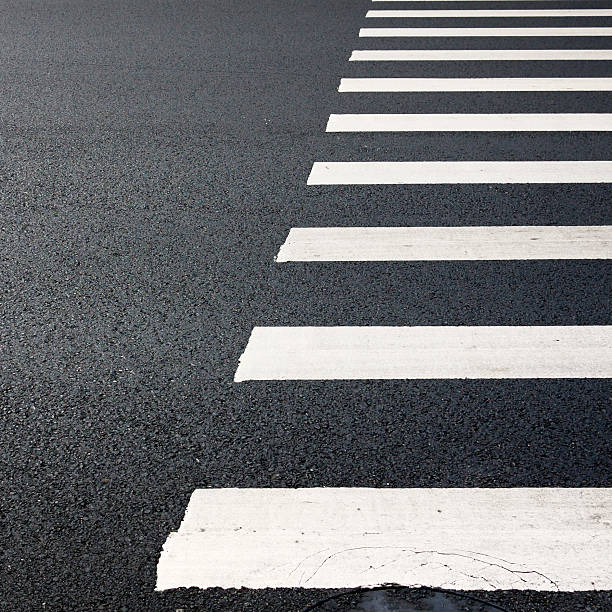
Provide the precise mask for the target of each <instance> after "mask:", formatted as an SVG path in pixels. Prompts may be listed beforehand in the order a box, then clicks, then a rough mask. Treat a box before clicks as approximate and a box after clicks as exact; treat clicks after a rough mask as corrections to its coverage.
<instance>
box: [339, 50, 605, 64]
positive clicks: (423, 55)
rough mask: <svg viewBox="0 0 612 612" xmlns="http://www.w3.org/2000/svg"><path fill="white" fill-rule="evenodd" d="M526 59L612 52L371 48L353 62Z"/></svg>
mask: <svg viewBox="0 0 612 612" xmlns="http://www.w3.org/2000/svg"><path fill="white" fill-rule="evenodd" d="M473 60H478V61H481V60H484V61H503V60H511V61H523V60H535V61H541V60H557V61H559V60H561V61H564V60H575V61H592V60H612V50H611V49H526V50H525V49H397V50H393V49H369V50H363V51H353V53H352V54H351V57H350V59H349V61H351V62H440V61H444V62H456V61H473Z"/></svg>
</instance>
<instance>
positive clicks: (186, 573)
mask: <svg viewBox="0 0 612 612" xmlns="http://www.w3.org/2000/svg"><path fill="white" fill-rule="evenodd" d="M380 1H383V0H373V2H380ZM385 1H387V2H397V1H400V0H385ZM412 1H413V2H420V1H425V0H412ZM443 1H446V0H443ZM467 1H468V2H483V1H484V0H467ZM502 1H505V0H502ZM548 1H554V0H548ZM581 16H594V17H607V16H612V10H609V9H550V10H545V9H534V10H529V9H525V10H516V9H511V10H507V11H506V10H501V9H499V10H498V9H495V10H493V9H491V10H489V9H486V10H479V9H476V10H468V9H457V10H454V9H453V10H444V9H436V10H429V9H427V10H423V11H421V10H412V9H410V10H408V9H407V10H404V9H401V10H380V11H379V10H371V11H368V13H367V14H366V18H368V19H376V18H392V19H404V18H410V19H420V18H438V17H446V18H451V19H461V18H465V17H500V18H517V17H519V18H521V17H539V18H550V17H561V18H574V17H581ZM611 35H612V27H572V26H564V27H499V28H498V27H495V28H486V27H478V28H474V27H456V28H455V27H452V28H446V27H444V28H436V27H383V28H369V27H368V28H362V29H361V30H360V31H359V36H360V37H364V38H367V37H370V38H371V37H377V38H386V37H393V38H398V39H400V38H424V37H427V38H439V37H465V38H468V37H504V38H506V37H537V38H540V37H543V38H546V37H559V36H563V37H574V36H578V37H594V38H595V37H604V36H611ZM462 59H465V60H476V61H490V60H501V61H519V62H523V61H538V60H547V61H552V60H562V61H563V60H571V61H576V60H578V61H597V60H599V61H601V60H608V61H609V60H611V59H612V51H611V50H606V49H584V50H579V49H576V50H574V49H556V50H555V49H533V50H518V49H503V48H500V49H496V50H483V49H481V50H479V49H463V50H444V49H423V50H421V49H371V50H367V49H364V50H354V51H353V52H352V54H351V55H350V59H349V61H352V62H378V61H381V62H384V61H394V62H402V61H406V62H418V61H437V62H445V61H458V60H462ZM442 72H443V71H442V70H440V73H441V74H442ZM338 91H339V92H340V93H377V92H381V93H384V92H394V93H407V92H410V93H421V92H457V93H458V94H459V95H460V94H461V93H462V92H483V93H487V92H551V94H552V95H554V93H555V92H590V91H601V92H607V91H612V78H601V77H598V78H594V77H582V76H580V75H576V76H572V77H564V78H558V77H549V78H517V77H514V78H480V77H477V76H474V77H470V78H445V77H443V76H440V77H436V78H400V77H392V78H342V79H341V81H340V86H339V88H338ZM372 105H373V108H372V109H371V113H364V114H332V115H331V116H330V118H329V121H328V123H327V127H326V132H329V133H333V132H354V133H362V132H364V133H365V132H374V133H378V132H397V133H402V132H442V131H444V132H472V131H473V132H515V131H516V132H526V133H530V132H582V131H584V132H605V131H610V128H611V127H612V119H611V117H612V115H610V114H605V113H589V112H588V111H589V109H584V110H585V111H586V112H584V113H549V114H547V113H533V114H530V113H525V114H518V113H505V114H486V115H485V114H465V113H463V114H452V113H450V114H443V115H442V114H376V111H377V108H376V107H375V105H376V101H375V97H373V102H372ZM611 179H612V161H608V160H573V161H571V160H567V161H562V160H520V161H514V160H496V161H484V160H478V159H473V160H456V161H430V160H402V161H386V160H377V161H371V160H368V161H330V160H317V161H315V162H314V163H313V165H312V168H311V170H310V174H309V176H308V179H307V185H308V186H334V185H347V186H359V185H381V186H384V185H458V186H460V185H469V184H492V185H493V184H499V185H505V184H523V185H529V184H534V185H562V184H567V185H572V184H574V185H580V184H590V183H593V184H595V183H599V184H609V183H610V182H612V181H611ZM611 258H612V226H595V225H586V226H554V225H553V226H542V225H534V226H525V225H521V226H459V227H457V226H455V227H432V226H427V227H292V228H290V230H289V234H288V236H287V238H286V240H285V242H284V244H282V245H279V250H278V253H277V256H276V258H275V261H276V264H278V265H281V264H286V263H287V262H306V263H307V262H320V261H325V262H337V263H340V262H369V261H379V262H391V261H437V262H449V261H468V262H469V261H477V260H484V261H494V260H497V261H512V260H521V261H523V262H529V261H536V260H543V259H550V260H555V259H558V260H563V259H584V260H595V259H601V260H609V259H611ZM441 265H443V263H442V264H441ZM610 377H612V326H608V325H562V326H561V325H538V326H516V325H514V326H510V325H506V326H504V325H501V326H499V325H498V326H490V325H482V326H479V325H473V326H450V325H437V326H433V325H432V326H409V325H406V326H384V325H381V326H301V327H295V326H256V327H254V328H253V330H252V333H251V335H250V338H249V340H248V342H247V344H246V347H245V349H244V352H243V353H242V356H241V357H240V360H239V364H238V366H237V369H236V371H235V376H234V382H235V383H237V384H238V383H240V384H246V383H248V381H311V380H319V381H329V380H385V379H388V380H410V379H412V380H419V379H491V380H494V379H538V378H544V379H547V378H548V379H562V378H568V379H597V378H610ZM611 521H612V493H611V490H610V489H608V488H598V489H592V488H587V487H584V488H555V487H550V488H496V489H493V488H491V489H486V488H464V489H453V488H439V489H434V488H431V489H411V488H367V489H364V488H316V487H313V488H306V489H304V488H303V489H249V488H244V489H229V488H228V489H196V490H195V491H194V493H193V495H192V497H191V499H190V501H189V504H188V507H187V509H186V513H185V517H184V520H183V521H182V523H181V525H180V527H179V529H178V531H177V532H174V533H171V534H170V535H169V537H168V539H167V540H166V542H165V544H164V547H163V550H162V553H161V557H160V560H159V563H158V571H157V585H156V588H157V589H158V590H165V589H174V588H180V587H199V588H213V587H222V588H240V587H247V588H253V589H259V588H278V587H286V588H352V587H358V586H372V585H380V584H391V583H392V584H402V585H407V586H420V585H423V586H431V587H446V588H453V589H460V590H461V589H463V590H470V589H478V590H498V589H503V590H508V589H521V590H524V589H530V590H540V591H559V590H560V591H574V590H582V591H586V590H594V589H612V571H610V568H609V564H608V563H607V562H606V559H607V558H609V555H610V551H611V550H612V530H610V528H609V525H610V522H611Z"/></svg>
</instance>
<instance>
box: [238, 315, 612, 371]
mask: <svg viewBox="0 0 612 612" xmlns="http://www.w3.org/2000/svg"><path fill="white" fill-rule="evenodd" d="M607 377H612V326H603V325H601V326H597V325H591V326H588V325H586V326H580V325H573V326H526V327H511V326H477V327H470V326H460V327H454V326H441V327H438V326H425V327H376V326H372V327H256V328H255V329H254V330H253V332H252V334H251V337H250V339H249V342H248V344H247V347H246V349H245V351H244V353H243V354H242V357H241V358H240V363H239V366H238V369H237V371H236V374H235V377H234V380H235V381H236V382H241V381H245V380H366V379H427V378H431V379H434V378H442V379H451V378H607Z"/></svg>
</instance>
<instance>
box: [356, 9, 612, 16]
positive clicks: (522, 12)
mask: <svg viewBox="0 0 612 612" xmlns="http://www.w3.org/2000/svg"><path fill="white" fill-rule="evenodd" d="M366 17H369V18H371V17H374V18H376V17H381V18H396V17H408V18H420V17H453V18H454V17H612V9H601V8H590V9H510V10H507V9H504V10H494V9H483V10H481V9H476V10H468V9H461V10H443V9H437V10H424V11H423V10H399V11H398V10H382V11H379V10H375V11H368V12H367V13H366Z"/></svg>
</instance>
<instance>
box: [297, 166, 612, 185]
mask: <svg viewBox="0 0 612 612" xmlns="http://www.w3.org/2000/svg"><path fill="white" fill-rule="evenodd" d="M610 182H612V161H450V162H446V161H433V162H431V161H427V162H384V161H380V162H315V163H314V164H313V166H312V170H311V171H310V176H309V177H308V184H309V185H426V184H432V185H439V184H453V183H454V184H459V183H464V184H470V183H473V184H477V183H610Z"/></svg>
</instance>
